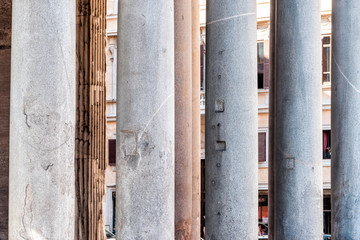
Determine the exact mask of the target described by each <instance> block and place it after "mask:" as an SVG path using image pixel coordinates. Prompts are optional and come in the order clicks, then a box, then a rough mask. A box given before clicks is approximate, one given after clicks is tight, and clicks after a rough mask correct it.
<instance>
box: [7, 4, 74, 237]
mask: <svg viewBox="0 0 360 240" xmlns="http://www.w3.org/2000/svg"><path fill="white" fill-rule="evenodd" d="M12 3H13V6H12V7H13V11H12V13H13V15H12V52H11V58H12V59H11V60H12V61H11V100H10V101H11V105H10V106H11V107H10V200H9V205H10V206H9V239H75V210H76V209H75V169H74V161H75V160H74V159H75V156H74V143H75V52H76V51H75V35H76V34H75V14H76V12H75V10H76V8H75V1H73V0H64V1H41V0H34V1H21V0H13V1H12Z"/></svg>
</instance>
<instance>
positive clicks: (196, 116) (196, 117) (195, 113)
mask: <svg viewBox="0 0 360 240" xmlns="http://www.w3.org/2000/svg"><path fill="white" fill-rule="evenodd" d="M191 5H192V6H191V8H192V9H191V13H192V227H191V239H194V240H197V239H199V237H200V215H201V205H200V204H201V188H200V183H201V182H200V178H201V153H200V148H201V143H200V142H201V139H200V132H201V119H200V118H201V116H200V4H199V0H192V1H191Z"/></svg>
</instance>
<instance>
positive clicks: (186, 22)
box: [174, 0, 192, 240]
mask: <svg viewBox="0 0 360 240" xmlns="http://www.w3.org/2000/svg"><path fill="white" fill-rule="evenodd" d="M174 18H175V239H176V240H190V239H191V222H192V42H191V41H192V34H191V32H192V25H191V19H192V14H191V0H175V1H174Z"/></svg>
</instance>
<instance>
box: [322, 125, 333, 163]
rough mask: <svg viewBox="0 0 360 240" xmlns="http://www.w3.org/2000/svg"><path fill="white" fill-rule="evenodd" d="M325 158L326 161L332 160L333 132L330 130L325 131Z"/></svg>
mask: <svg viewBox="0 0 360 240" xmlns="http://www.w3.org/2000/svg"><path fill="white" fill-rule="evenodd" d="M323 158H324V159H330V158H331V131H330V130H324V131H323Z"/></svg>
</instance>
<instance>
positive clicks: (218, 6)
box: [205, 0, 258, 240]
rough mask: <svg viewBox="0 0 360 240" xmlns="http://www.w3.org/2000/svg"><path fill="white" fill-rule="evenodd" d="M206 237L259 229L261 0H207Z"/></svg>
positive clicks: (241, 235)
mask: <svg viewBox="0 0 360 240" xmlns="http://www.w3.org/2000/svg"><path fill="white" fill-rule="evenodd" d="M206 35H207V38H206V44H207V47H206V66H207V69H206V76H207V77H206V136H205V137H206V167H205V181H206V183H205V184H206V186H205V189H206V206H205V207H206V211H205V212H206V239H209V240H210V239H211V240H215V239H216V240H220V239H244V240H253V239H256V238H257V235H258V226H257V222H258V192H257V191H258V188H257V177H258V175H257V173H258V169H257V166H258V150H257V147H258V139H257V138H258V136H257V126H258V124H257V74H256V73H257V72H256V70H257V69H256V66H257V65H256V1H252V0H238V1H226V0H208V1H207V28H206Z"/></svg>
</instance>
